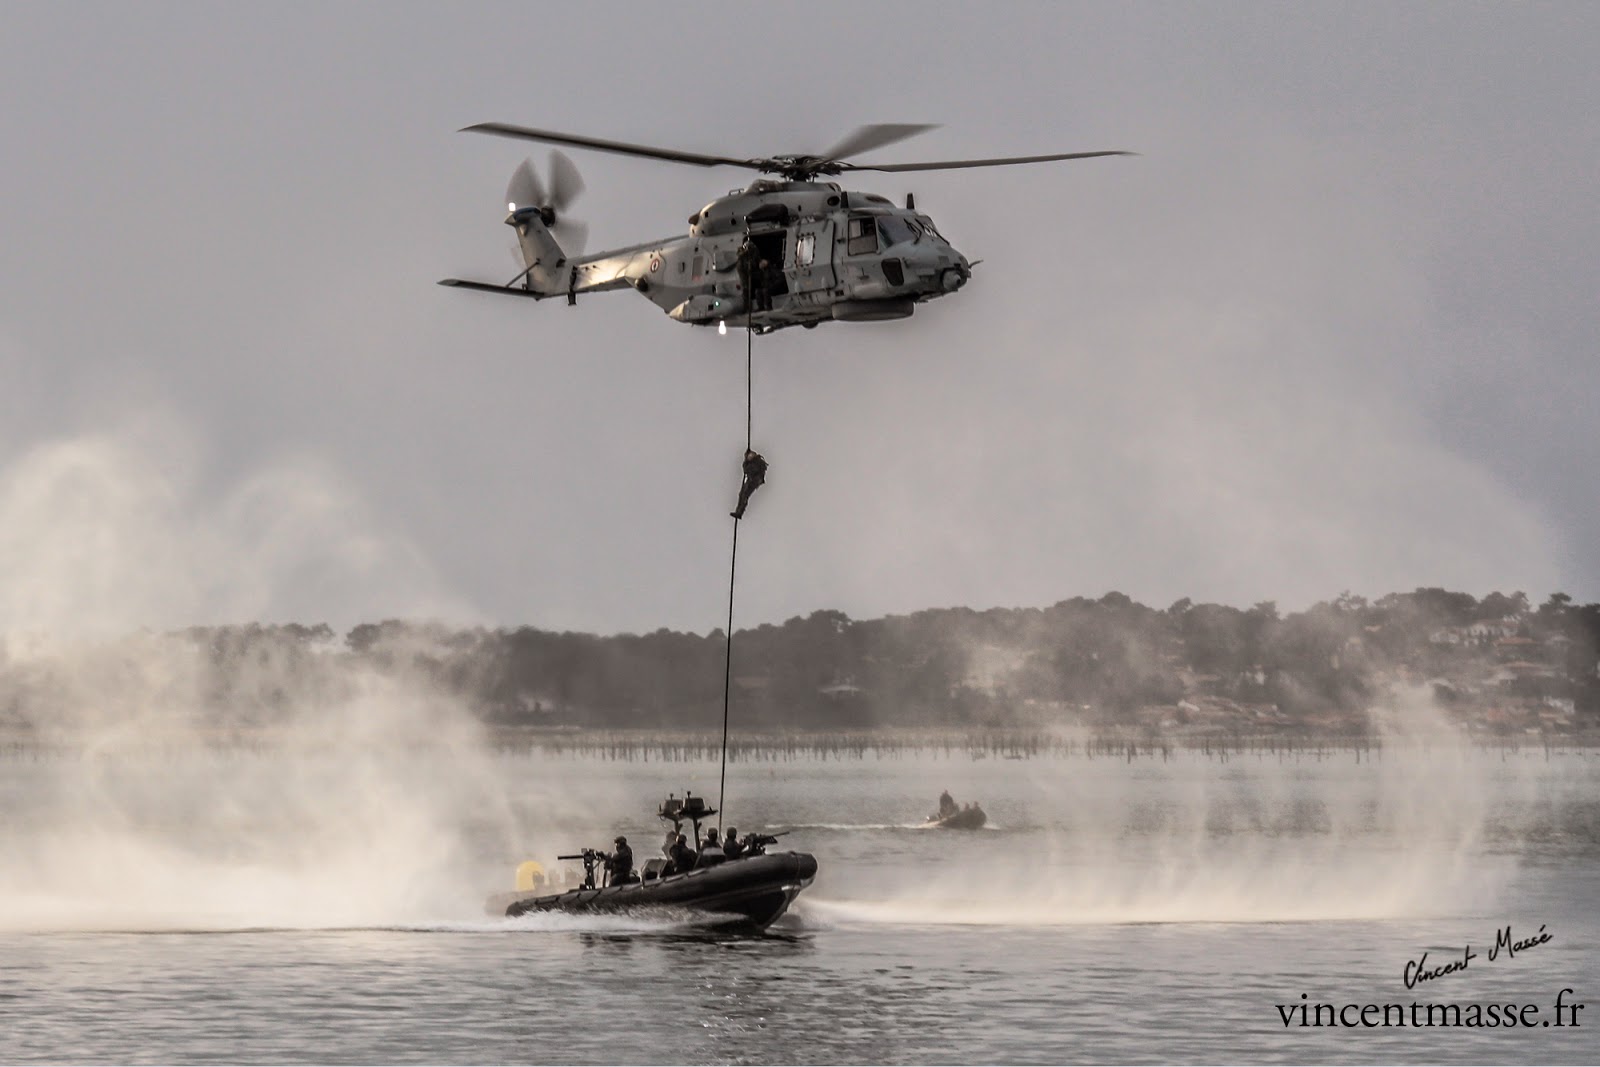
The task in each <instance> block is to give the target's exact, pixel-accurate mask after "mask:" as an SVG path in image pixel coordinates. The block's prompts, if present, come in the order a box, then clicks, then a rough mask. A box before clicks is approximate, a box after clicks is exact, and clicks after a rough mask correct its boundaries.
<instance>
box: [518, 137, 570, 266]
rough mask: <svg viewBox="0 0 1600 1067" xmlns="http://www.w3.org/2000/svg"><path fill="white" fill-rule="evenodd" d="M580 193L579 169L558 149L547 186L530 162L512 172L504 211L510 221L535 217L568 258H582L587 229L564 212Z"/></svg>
mask: <svg viewBox="0 0 1600 1067" xmlns="http://www.w3.org/2000/svg"><path fill="white" fill-rule="evenodd" d="M582 192H583V176H582V175H580V174H579V173H578V168H577V167H576V166H575V165H574V164H573V162H572V160H570V159H568V158H567V157H566V155H564V154H563V153H562V152H561V151H560V150H559V149H552V150H551V152H550V183H549V185H548V186H546V185H545V184H544V183H543V182H541V181H540V180H539V175H538V173H537V172H536V171H535V170H534V169H533V160H532V159H524V160H523V161H522V162H521V163H519V164H517V169H516V170H514V171H512V172H511V181H510V182H509V183H508V184H507V185H506V210H507V211H508V212H510V213H511V216H512V219H513V220H517V219H518V216H519V214H521V213H524V212H534V213H537V214H538V216H539V221H540V222H542V223H543V224H544V226H545V228H546V229H548V230H549V231H550V235H551V236H552V237H554V238H555V239H556V240H557V241H558V242H560V244H561V248H562V251H563V252H565V253H566V254H567V256H569V257H571V256H576V255H581V254H582V252H583V246H584V244H585V243H586V242H587V241H588V239H589V226H588V224H587V223H585V222H580V221H579V220H577V219H572V218H568V217H567V209H568V208H569V207H570V206H571V205H572V202H573V201H574V200H576V199H577V198H578V196H579V195H580V194H581V193H582ZM522 217H523V218H526V215H522Z"/></svg>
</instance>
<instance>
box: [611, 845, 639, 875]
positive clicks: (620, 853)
mask: <svg viewBox="0 0 1600 1067" xmlns="http://www.w3.org/2000/svg"><path fill="white" fill-rule="evenodd" d="M612 844H614V845H616V846H617V849H616V851H615V852H613V853H611V854H610V855H609V856H607V857H606V878H607V880H608V881H609V882H610V883H611V884H612V885H622V884H624V883H625V882H636V881H638V878H637V877H636V876H635V875H634V873H633V849H631V848H629V847H628V839H627V838H626V837H622V836H618V837H617V839H616V840H615V841H614V842H612Z"/></svg>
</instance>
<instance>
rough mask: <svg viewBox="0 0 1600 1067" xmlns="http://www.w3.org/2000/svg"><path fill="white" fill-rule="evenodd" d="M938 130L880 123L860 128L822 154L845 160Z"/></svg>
mask: <svg viewBox="0 0 1600 1067" xmlns="http://www.w3.org/2000/svg"><path fill="white" fill-rule="evenodd" d="M938 128H939V127H938V126H937V125H929V124H926V123H922V124H916V123H904V122H901V123H892V122H880V123H875V124H874V125H871V126H858V127H857V128H856V132H854V133H852V134H851V135H850V136H848V137H846V138H845V139H844V140H842V141H840V142H839V143H838V144H836V145H834V146H833V147H832V148H830V149H828V150H827V151H826V152H824V153H822V157H821V158H823V159H844V158H845V157H847V156H853V155H856V154H857V153H860V152H870V151H872V150H873V149H874V148H882V147H884V146H885V145H892V144H894V143H896V142H898V141H904V140H905V139H906V138H907V137H915V136H916V135H917V134H919V133H926V132H927V131H928V130H936V129H938Z"/></svg>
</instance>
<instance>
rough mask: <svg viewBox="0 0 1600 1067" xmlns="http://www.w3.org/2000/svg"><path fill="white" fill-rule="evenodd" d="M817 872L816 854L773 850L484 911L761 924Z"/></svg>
mask: <svg viewBox="0 0 1600 1067" xmlns="http://www.w3.org/2000/svg"><path fill="white" fill-rule="evenodd" d="M816 876H817V860H816V857H814V856H812V855H810V854H809V853H805V852H777V853H770V854H768V855H765V856H750V857H748V858H744V859H737V860H729V861H727V862H726V863H719V864H717V865H716V866H715V867H703V868H699V869H697V870H693V871H690V872H688V873H687V874H674V875H670V876H668V877H666V878H657V879H653V880H651V881H648V882H630V883H628V884H627V885H613V886H606V887H605V888H604V889H573V890H569V891H568V892H565V893H551V894H549V895H546V896H540V895H538V894H536V893H501V894H498V895H496V896H493V897H490V898H489V903H488V909H489V913H490V914H491V915H505V916H507V917H511V918H514V917H516V916H518V915H527V914H528V913H530V912H536V911H561V912H570V913H574V914H586V913H587V914H594V913H597V912H599V913H603V912H615V911H630V910H633V909H636V908H686V909H688V910H691V911H697V912H704V913H707V914H712V915H722V916H727V917H728V918H729V919H731V920H734V921H737V922H740V923H741V924H742V923H749V924H751V925H753V926H756V927H766V926H769V925H771V924H772V923H773V922H774V921H775V920H776V919H777V918H778V917H779V916H780V915H782V914H783V913H784V912H785V911H788V910H789V905H790V904H791V903H793V902H794V898H795V897H796V896H798V895H799V893H800V890H802V889H804V888H805V887H806V886H808V885H810V884H811V880H812V879H813V878H815V877H816Z"/></svg>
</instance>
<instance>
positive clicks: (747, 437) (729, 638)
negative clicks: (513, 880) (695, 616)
mask: <svg viewBox="0 0 1600 1067" xmlns="http://www.w3.org/2000/svg"><path fill="white" fill-rule="evenodd" d="M755 336H756V332H755V330H754V328H753V326H752V323H751V312H750V311H749V310H746V312H745V317H744V448H745V451H746V452H748V451H750V447H751V441H752V440H753V438H752V437H751V432H750V429H751V425H752V422H753V421H754V413H755V374H754V370H753V367H754V359H753V356H752V353H753V351H754V347H755ZM738 573H739V520H738V519H737V518H736V519H734V520H733V551H732V552H731V553H730V554H729V560H728V628H727V630H726V631H724V638H723V641H724V646H723V655H722V772H721V775H720V777H719V778H718V781H717V834H718V836H721V834H722V807H723V793H724V792H726V790H727V787H728V704H729V700H730V697H731V695H732V692H733V589H734V577H735V576H736V575H737V574H738Z"/></svg>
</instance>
